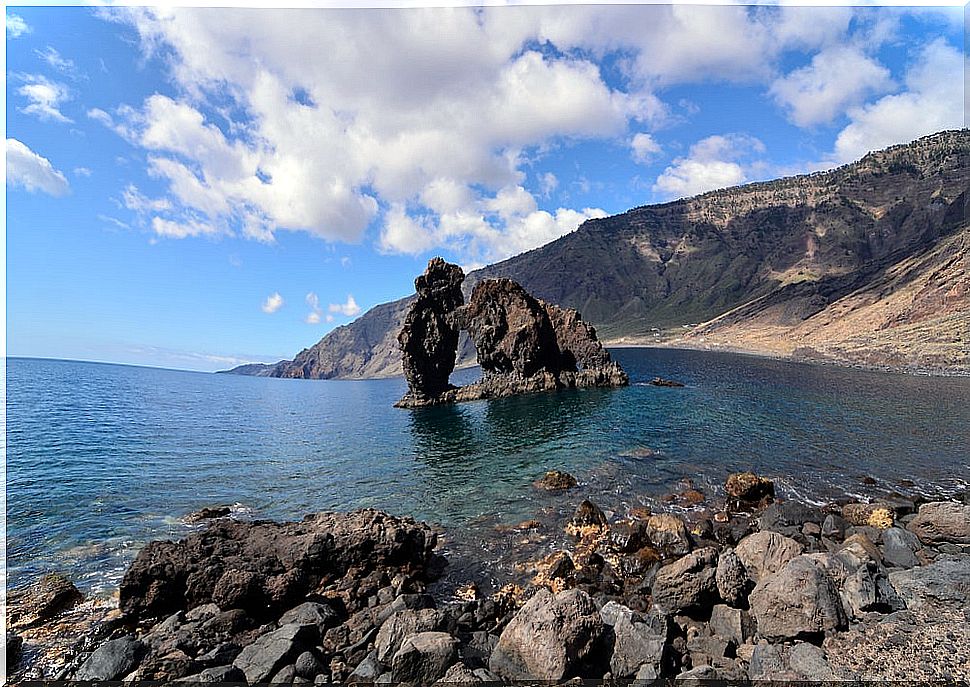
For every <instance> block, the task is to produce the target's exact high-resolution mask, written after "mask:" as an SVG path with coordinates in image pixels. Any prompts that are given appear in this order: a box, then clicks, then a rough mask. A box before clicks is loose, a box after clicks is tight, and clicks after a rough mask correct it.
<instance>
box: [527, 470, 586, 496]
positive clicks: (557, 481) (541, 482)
mask: <svg viewBox="0 0 970 687" xmlns="http://www.w3.org/2000/svg"><path fill="white" fill-rule="evenodd" d="M576 485H577V482H576V478H575V477H573V476H572V475H570V474H569V473H568V472H563V471H562V470H550V471H549V472H547V473H546V474H545V475H543V476H542V477H540V478H539V479H537V480H536V481H535V486H536V488H538V489H545V490H546V491H564V490H566V489H572V488H573V487H575V486H576Z"/></svg>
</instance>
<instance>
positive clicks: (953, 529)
mask: <svg viewBox="0 0 970 687" xmlns="http://www.w3.org/2000/svg"><path fill="white" fill-rule="evenodd" d="M906 528H907V529H908V530H909V531H910V532H912V533H914V534H915V535H916V536H917V537H919V540H920V541H921V542H923V543H924V544H940V543H943V542H948V543H951V544H970V505H967V504H963V503H956V502H952V501H933V502H930V503H924V504H923V505H922V506H920V507H919V512H918V513H917V514H916V517H915V518H914V519H913V520H911V521H910V523H909V524H908V525H907V526H906Z"/></svg>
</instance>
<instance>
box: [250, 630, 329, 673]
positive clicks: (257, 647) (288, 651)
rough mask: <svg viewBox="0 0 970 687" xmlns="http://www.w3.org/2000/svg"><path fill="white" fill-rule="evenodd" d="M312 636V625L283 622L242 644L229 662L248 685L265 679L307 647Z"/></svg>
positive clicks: (314, 632) (293, 659) (313, 634)
mask: <svg viewBox="0 0 970 687" xmlns="http://www.w3.org/2000/svg"><path fill="white" fill-rule="evenodd" d="M315 635H316V631H315V628H314V627H313V626H312V625H295V624H294V625H284V626H283V627H281V628H280V629H278V630H274V631H273V632H269V633H267V634H265V635H263V636H262V637H260V638H259V639H257V640H256V641H255V642H253V643H252V644H250V645H249V646H246V647H243V650H242V651H241V652H239V655H238V656H237V657H236V660H235V661H233V662H232V664H233V665H234V666H236V667H237V668H239V670H241V671H242V672H243V673H244V674H245V675H246V680H247V681H248V682H249V683H250V684H255V683H257V682H265V681H266V680H267V679H268V678H270V677H272V676H273V675H275V674H276V673H277V671H279V670H280V669H281V668H282V667H283V666H285V665H287V664H288V663H291V662H293V661H295V660H296V658H297V657H298V656H300V654H302V653H303V652H304V651H305V650H306V649H307V648H308V647H309V646H311V645H312V644H311V643H312V641H313V639H314V637H315Z"/></svg>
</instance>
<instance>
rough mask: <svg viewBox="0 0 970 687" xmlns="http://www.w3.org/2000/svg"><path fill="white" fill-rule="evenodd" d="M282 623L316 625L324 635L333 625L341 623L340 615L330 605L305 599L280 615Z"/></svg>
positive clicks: (321, 634)
mask: <svg viewBox="0 0 970 687" xmlns="http://www.w3.org/2000/svg"><path fill="white" fill-rule="evenodd" d="M279 622H280V625H294V624H295V625H316V627H317V631H318V632H319V633H320V636H321V637H322V636H323V634H324V633H325V632H326V631H327V630H329V629H330V628H331V627H336V626H337V625H339V624H340V616H339V615H338V614H337V612H336V611H335V610H333V609H332V608H331V607H330V606H329V605H327V604H322V603H318V602H316V601H305V602H303V603H301V604H300V605H299V606H295V607H293V608H291V609H290V610H288V611H287V612H286V613H284V614H283V615H281V616H280V620H279Z"/></svg>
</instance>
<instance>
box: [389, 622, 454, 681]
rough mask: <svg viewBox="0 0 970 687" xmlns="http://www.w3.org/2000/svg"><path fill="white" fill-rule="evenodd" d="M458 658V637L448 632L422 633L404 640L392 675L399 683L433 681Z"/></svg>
mask: <svg viewBox="0 0 970 687" xmlns="http://www.w3.org/2000/svg"><path fill="white" fill-rule="evenodd" d="M457 660H458V640H457V639H455V638H454V637H452V636H451V635H449V634H446V633H444V632H420V633H418V634H414V635H410V636H409V637H407V638H405V640H404V641H403V642H402V643H401V648H400V649H398V651H397V653H396V654H394V658H393V659H392V660H391V674H392V675H393V677H394V680H395V682H417V683H420V684H429V683H432V682H435V681H436V680H438V679H440V678H441V677H443V676H444V674H445V672H446V671H447V670H448V668H449V666H451V665H452V664H453V663H454V662H455V661H457Z"/></svg>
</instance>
